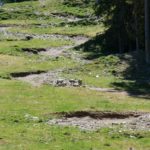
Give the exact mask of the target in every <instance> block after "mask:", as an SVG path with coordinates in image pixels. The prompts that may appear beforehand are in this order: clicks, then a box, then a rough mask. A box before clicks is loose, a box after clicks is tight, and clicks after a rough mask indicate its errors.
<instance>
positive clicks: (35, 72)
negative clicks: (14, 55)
mask: <svg viewBox="0 0 150 150" xmlns="http://www.w3.org/2000/svg"><path fill="white" fill-rule="evenodd" d="M41 73H45V71H41V70H38V71H30V72H14V73H11V74H10V75H11V76H12V77H13V78H18V77H25V76H28V75H35V74H36V75H38V74H41Z"/></svg>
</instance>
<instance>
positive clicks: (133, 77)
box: [111, 52, 150, 100]
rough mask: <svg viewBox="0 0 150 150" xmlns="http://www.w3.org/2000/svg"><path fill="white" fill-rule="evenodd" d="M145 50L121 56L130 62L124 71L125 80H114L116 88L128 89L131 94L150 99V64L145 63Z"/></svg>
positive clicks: (123, 59)
mask: <svg viewBox="0 0 150 150" xmlns="http://www.w3.org/2000/svg"><path fill="white" fill-rule="evenodd" d="M144 57H145V56H144V53H143V52H139V53H137V52H132V53H130V57H126V58H125V57H121V58H120V59H121V60H122V61H126V62H127V63H128V67H127V68H126V69H125V71H124V72H123V73H122V77H123V79H124V80H123V81H121V82H113V83H112V84H111V85H112V86H113V87H114V88H115V89H119V90H124V91H127V92H128V94H129V95H131V96H134V97H139V98H145V99H149V100H150V65H148V64H146V63H145V60H144Z"/></svg>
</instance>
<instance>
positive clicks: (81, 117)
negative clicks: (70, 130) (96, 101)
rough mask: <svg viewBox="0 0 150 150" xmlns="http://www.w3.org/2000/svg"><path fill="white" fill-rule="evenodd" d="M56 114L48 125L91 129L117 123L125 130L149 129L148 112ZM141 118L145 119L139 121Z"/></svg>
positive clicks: (108, 126) (111, 125)
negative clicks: (56, 116) (57, 117)
mask: <svg viewBox="0 0 150 150" xmlns="http://www.w3.org/2000/svg"><path fill="white" fill-rule="evenodd" d="M56 114H57V115H59V116H61V118H59V119H52V120H49V121H48V124H49V125H60V126H73V127H78V128H79V129H81V130H91V131H93V130H97V129H101V128H112V127H115V126H118V125H121V126H122V128H124V129H127V130H130V129H131V130H146V131H148V130H150V122H149V121H150V113H141V112H122V113H120V112H98V111H96V112H88V111H78V112H70V113H61V114H60V113H56ZM143 118H144V120H145V121H141V119H142V120H143Z"/></svg>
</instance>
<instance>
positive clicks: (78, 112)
mask: <svg viewBox="0 0 150 150" xmlns="http://www.w3.org/2000/svg"><path fill="white" fill-rule="evenodd" d="M94 2H95V1H94V0H89V1H86V0H72V1H69V0H39V1H36V0H35V1H23V2H18V3H5V4H4V5H3V6H1V7H0V113H1V115H0V149H2V150H9V149H11V150H13V149H18V150H20V149H31V150H38V149H39V150H41V149H43V150H71V149H72V150H99V149H103V150H149V147H150V124H149V123H150V101H149V100H150V79H149V76H150V70H149V65H146V64H145V62H144V54H143V51H141V52H140V53H137V52H135V51H132V52H126V53H124V54H119V53H118V52H117V51H114V50H112V49H111V48H110V49H108V48H106V47H104V46H103V45H104V42H105V39H104V35H105V33H106V32H107V31H108V26H106V25H105V24H104V19H105V17H97V16H95V13H94V9H93V8H94ZM141 68H142V69H141Z"/></svg>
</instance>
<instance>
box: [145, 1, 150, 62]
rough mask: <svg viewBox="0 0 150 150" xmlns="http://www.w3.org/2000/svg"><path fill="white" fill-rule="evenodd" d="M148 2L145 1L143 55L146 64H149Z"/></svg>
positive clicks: (149, 25)
mask: <svg viewBox="0 0 150 150" xmlns="http://www.w3.org/2000/svg"><path fill="white" fill-rule="evenodd" d="M149 4H150V1H149V0H145V53H146V62H147V63H149V64H150V23H149V17H150V16H149Z"/></svg>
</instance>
